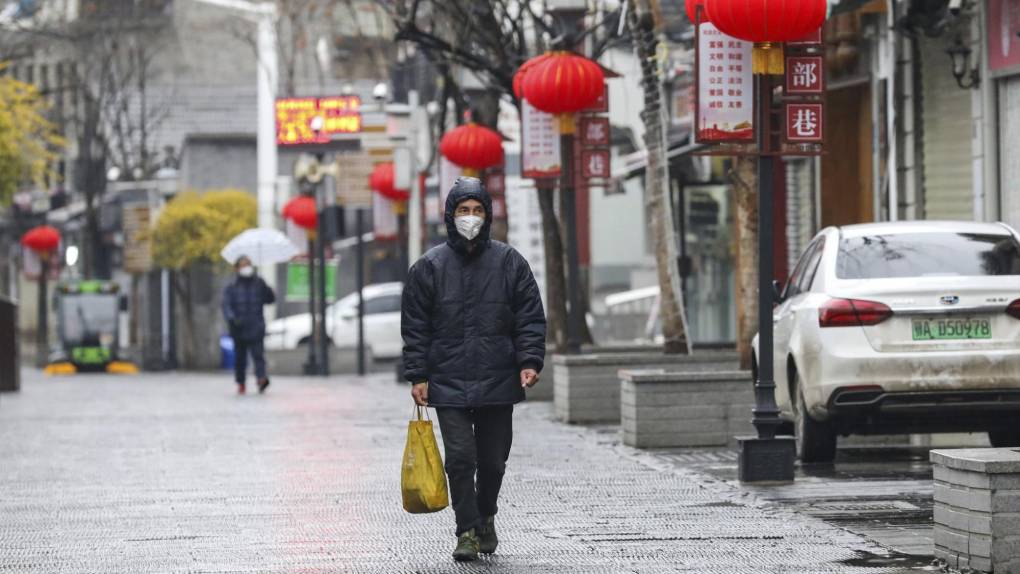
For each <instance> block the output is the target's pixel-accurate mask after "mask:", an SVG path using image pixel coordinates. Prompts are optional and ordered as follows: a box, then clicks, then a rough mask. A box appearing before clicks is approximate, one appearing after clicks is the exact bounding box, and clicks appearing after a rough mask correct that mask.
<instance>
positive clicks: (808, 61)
mask: <svg viewBox="0 0 1020 574" xmlns="http://www.w3.org/2000/svg"><path fill="white" fill-rule="evenodd" d="M822 62H823V59H822V57H821V56H788V57H787V58H786V93H787V94H821V93H822V92H823V91H824V90H825V87H824V84H823V82H824V78H825V74H824V72H823V68H822Z"/></svg>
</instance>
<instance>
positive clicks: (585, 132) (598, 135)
mask: <svg viewBox="0 0 1020 574" xmlns="http://www.w3.org/2000/svg"><path fill="white" fill-rule="evenodd" d="M580 137H581V145H583V146H584V147H598V146H608V145H609V118H604V117H590V116H589V117H583V118H581V130H580Z"/></svg>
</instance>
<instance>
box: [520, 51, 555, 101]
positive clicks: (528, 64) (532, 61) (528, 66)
mask: <svg viewBox="0 0 1020 574" xmlns="http://www.w3.org/2000/svg"><path fill="white" fill-rule="evenodd" d="M548 57H549V54H542V55H541V56H536V57H534V58H531V59H530V60H528V61H527V62H524V63H523V64H521V67H520V68H517V73H516V74H514V81H513V88H514V95H515V96H517V99H518V100H519V99H522V98H523V97H524V77H525V75H526V74H527V73H528V70H530V69H532V68H534V67H535V66H536V65H537V64H540V63H542V62H544V61H545V60H546V58H548Z"/></svg>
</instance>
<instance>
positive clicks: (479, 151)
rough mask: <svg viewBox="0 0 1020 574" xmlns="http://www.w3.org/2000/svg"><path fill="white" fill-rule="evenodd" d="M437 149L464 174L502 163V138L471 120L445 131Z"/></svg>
mask: <svg viewBox="0 0 1020 574" xmlns="http://www.w3.org/2000/svg"><path fill="white" fill-rule="evenodd" d="M439 151H441V152H442V153H443V156H445V157H446V159H448V160H450V161H451V162H453V163H454V164H456V165H458V166H460V167H461V168H463V169H464V175H472V176H477V174H478V172H480V171H481V170H483V169H485V168H487V167H492V166H494V165H499V164H501V163H503V138H502V137H501V136H500V135H499V134H498V133H496V132H495V131H493V130H491V129H489V128H487V127H484V126H480V125H478V124H476V123H474V122H472V123H469V124H464V125H462V126H458V127H457V128H455V129H452V130H450V131H448V132H446V135H444V136H443V139H442V140H441V141H440V142H439Z"/></svg>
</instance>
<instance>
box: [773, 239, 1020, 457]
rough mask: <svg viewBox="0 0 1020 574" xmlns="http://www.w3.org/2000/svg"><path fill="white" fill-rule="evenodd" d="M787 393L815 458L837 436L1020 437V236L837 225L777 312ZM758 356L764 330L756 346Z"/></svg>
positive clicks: (783, 403)
mask: <svg viewBox="0 0 1020 574" xmlns="http://www.w3.org/2000/svg"><path fill="white" fill-rule="evenodd" d="M773 321H774V325H775V327H774V329H775V330H774V336H775V339H774V341H775V345H774V355H773V356H774V365H775V381H776V390H775V398H776V402H777V404H778V406H779V409H780V413H781V415H780V416H781V417H782V418H783V419H785V420H786V421H789V422H792V423H793V424H794V428H795V433H796V436H797V449H798V454H799V455H800V457H801V460H802V461H803V462H829V461H832V460H833V458H834V457H835V452H836V437H837V435H843V436H847V435H849V434H892V433H910V432H925V433H927V432H987V433H988V435H989V439H990V441H991V443H992V444H993V445H995V446H1020V235H1018V234H1017V232H1016V230H1014V229H1012V228H1010V227H1008V226H1006V225H1004V224H998V223H969V222H929V221H914V222H899V223H875V224H864V225H849V226H845V227H829V228H827V229H824V230H822V231H821V232H820V233H819V234H818V235H817V236H816V237H815V238H814V239H813V240H812V242H811V244H810V245H809V246H808V247H807V249H806V250H805V252H804V254H803V255H802V256H801V258H800V261H799V262H798V263H797V266H796V267H795V268H794V270H793V273H791V275H790V280H789V282H788V284H787V285H786V287H785V289H783V291H782V294H781V296H780V301H779V303H778V305H777V307H776V308H775V310H774V314H773ZM753 349H754V353H755V362H754V364H755V365H757V356H758V355H757V353H758V339H757V337H755V340H754V343H753Z"/></svg>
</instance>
